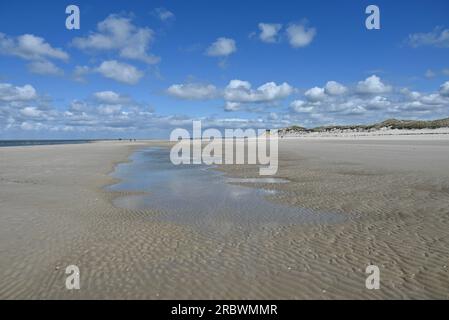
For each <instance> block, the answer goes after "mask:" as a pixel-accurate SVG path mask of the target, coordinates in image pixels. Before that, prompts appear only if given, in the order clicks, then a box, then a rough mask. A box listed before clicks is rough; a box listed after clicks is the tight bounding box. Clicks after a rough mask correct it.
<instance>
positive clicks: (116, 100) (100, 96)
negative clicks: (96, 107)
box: [94, 91, 130, 104]
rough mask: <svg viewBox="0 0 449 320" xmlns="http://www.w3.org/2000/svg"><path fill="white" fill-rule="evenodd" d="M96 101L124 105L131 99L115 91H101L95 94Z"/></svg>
mask: <svg viewBox="0 0 449 320" xmlns="http://www.w3.org/2000/svg"><path fill="white" fill-rule="evenodd" d="M94 97H95V99H96V100H97V101H98V102H100V103H107V104H123V103H127V102H129V101H130V100H129V98H128V97H125V96H122V95H120V94H119V93H117V92H114V91H99V92H95V93H94Z"/></svg>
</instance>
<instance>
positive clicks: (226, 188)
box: [108, 148, 342, 232]
mask: <svg viewBox="0 0 449 320" xmlns="http://www.w3.org/2000/svg"><path fill="white" fill-rule="evenodd" d="M112 175H113V176H114V177H115V178H118V179H120V182H119V183H117V184H114V185H112V186H109V187H108V190H111V191H130V192H139V194H134V195H126V196H121V197H118V198H116V199H115V200H114V205H115V206H117V207H120V208H126V209H132V210H146V209H149V210H157V211H160V212H162V213H161V214H159V215H157V216H155V217H154V218H155V219H161V220H166V221H171V222H174V223H179V224H188V225H191V226H194V227H198V228H202V229H207V230H208V231H217V232H222V231H223V232H228V231H229V230H230V229H231V228H237V229H243V230H245V229H251V228H256V227H261V226H264V227H270V226H279V225H291V224H299V223H323V222H337V221H339V220H340V219H341V218H342V216H341V215H339V214H336V213H327V212H314V211H312V210H308V209H305V208H298V207H291V206H287V205H283V204H279V203H275V202H271V201H269V200H268V199H266V196H267V195H270V194H273V193H275V191H273V190H266V189H261V188H257V183H288V181H287V180H283V179H276V178H260V179H258V178H253V179H236V178H227V177H226V176H224V175H223V174H222V173H220V172H218V171H216V170H213V168H211V167H210V166H206V165H193V164H188V165H173V164H172V163H171V162H170V150H169V149H166V148H148V149H143V150H139V151H136V152H135V153H134V154H133V155H132V156H131V158H130V162H127V163H121V164H119V165H117V166H116V168H115V171H114V172H113V174H112ZM228 182H234V183H235V182H238V183H239V184H234V183H228ZM247 183H251V185H253V186H256V187H253V186H249V185H245V184H247ZM242 184H243V185H242ZM254 184H255V185H254Z"/></svg>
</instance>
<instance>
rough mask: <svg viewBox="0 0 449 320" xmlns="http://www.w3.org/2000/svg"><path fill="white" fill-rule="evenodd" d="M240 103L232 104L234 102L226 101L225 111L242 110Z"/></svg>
mask: <svg viewBox="0 0 449 320" xmlns="http://www.w3.org/2000/svg"><path fill="white" fill-rule="evenodd" d="M240 105H241V103H240V102H232V101H226V103H225V107H224V110H225V111H237V110H239V109H240Z"/></svg>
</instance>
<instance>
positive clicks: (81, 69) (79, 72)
mask: <svg viewBox="0 0 449 320" xmlns="http://www.w3.org/2000/svg"><path fill="white" fill-rule="evenodd" d="M90 71H91V70H90V68H89V67H88V66H76V67H75V69H74V70H73V75H72V78H73V80H75V81H77V82H84V81H86V79H85V76H86V75H87V74H88V73H89V72H90Z"/></svg>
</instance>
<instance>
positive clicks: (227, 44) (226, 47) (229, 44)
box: [206, 37, 237, 57]
mask: <svg viewBox="0 0 449 320" xmlns="http://www.w3.org/2000/svg"><path fill="white" fill-rule="evenodd" d="M236 51H237V46H236V44H235V40H234V39H230V38H224V37H221V38H218V39H217V40H216V41H215V42H214V43H212V44H211V45H210V46H209V48H207V50H206V55H208V56H211V57H227V56H229V55H230V54H232V53H234V52H236Z"/></svg>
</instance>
